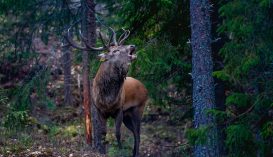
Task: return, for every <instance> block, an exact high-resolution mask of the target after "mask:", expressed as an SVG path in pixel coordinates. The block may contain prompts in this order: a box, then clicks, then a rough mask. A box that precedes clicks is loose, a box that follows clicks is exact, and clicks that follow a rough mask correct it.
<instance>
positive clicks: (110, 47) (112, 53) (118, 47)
mask: <svg viewBox="0 0 273 157" xmlns="http://www.w3.org/2000/svg"><path fill="white" fill-rule="evenodd" d="M78 22H79V21H78ZM78 22H76V23H74V24H73V25H71V26H70V27H69V28H68V31H67V35H66V36H65V37H66V39H67V41H68V43H69V44H70V45H71V46H72V47H74V48H77V49H80V50H85V51H106V52H103V53H101V54H99V55H98V58H99V60H100V61H101V62H105V63H108V64H111V65H113V66H115V67H119V68H122V69H120V70H122V71H124V72H126V73H127V72H128V68H129V65H130V64H131V63H132V61H133V60H135V59H136V58H137V56H136V54H135V50H136V48H135V45H123V43H124V41H125V40H126V39H127V38H128V37H129V35H130V31H129V30H125V29H122V30H123V34H122V35H121V36H120V37H119V39H118V40H117V38H116V32H115V31H114V30H113V29H112V28H111V27H109V31H110V33H111V35H110V39H109V40H108V43H107V44H106V42H105V40H104V39H103V37H102V34H101V32H99V38H100V40H101V42H102V44H103V46H102V47H93V46H91V45H90V44H89V43H88V40H87V39H86V38H85V37H83V35H82V34H81V32H80V31H79V35H80V38H81V41H82V42H83V45H84V46H81V45H80V44H77V43H76V42H75V41H74V40H73V39H72V35H71V29H72V27H73V26H74V25H76V24H77V23H78Z"/></svg>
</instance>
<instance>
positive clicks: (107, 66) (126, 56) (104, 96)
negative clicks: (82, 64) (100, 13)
mask: <svg viewBox="0 0 273 157" xmlns="http://www.w3.org/2000/svg"><path fill="white" fill-rule="evenodd" d="M110 30H111V32H112V35H111V38H110V40H109V42H108V44H107V45H106V44H105V42H104V40H103V39H102V35H101V34H99V37H100V39H101V40H102V43H103V45H104V46H103V47H99V48H94V47H92V46H90V45H88V43H87V42H85V41H86V39H84V38H83V37H82V40H83V41H84V43H85V45H86V46H85V47H82V46H79V45H77V44H76V43H75V42H74V41H73V40H72V39H71V35H70V29H68V34H67V39H68V41H69V43H70V44H71V45H72V46H73V47H75V48H78V49H82V50H92V51H103V50H107V53H101V54H100V55H98V57H99V59H100V61H101V65H100V67H99V69H98V71H97V74H96V76H95V79H94V81H93V91H92V98H93V102H94V104H95V106H96V108H97V110H98V113H99V117H100V121H101V124H102V125H103V126H102V127H101V130H100V132H101V134H102V136H103V137H104V138H105V135H106V120H107V118H109V117H113V118H115V127H116V138H117V142H118V145H119V147H120V148H121V142H120V136H121V135H120V127H121V124H122V122H123V123H124V124H125V126H126V127H127V128H128V129H129V130H131V131H132V132H133V134H134V150H133V157H138V156H139V143H140V122H141V117H142V114H143V110H144V106H145V103H146V101H147V98H148V94H147V93H148V92H147V89H146V88H145V87H144V85H143V84H142V83H141V82H140V81H138V80H137V79H134V78H132V77H127V73H128V69H129V66H130V64H131V62H132V61H133V60H135V59H136V54H135V46H134V45H123V43H124V41H125V40H126V39H127V38H128V36H129V34H130V32H129V31H127V30H124V33H123V34H122V35H121V36H120V38H119V40H118V41H117V40H116V33H115V32H114V31H113V29H112V28H110ZM112 41H113V42H112ZM104 138H103V139H104Z"/></svg>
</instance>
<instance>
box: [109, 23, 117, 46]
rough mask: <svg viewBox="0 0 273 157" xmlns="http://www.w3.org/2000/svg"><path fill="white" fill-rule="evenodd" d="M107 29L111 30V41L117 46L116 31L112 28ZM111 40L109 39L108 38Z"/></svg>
mask: <svg viewBox="0 0 273 157" xmlns="http://www.w3.org/2000/svg"><path fill="white" fill-rule="evenodd" d="M109 30H110V31H111V32H112V37H111V39H113V43H114V45H115V46H118V43H117V35H116V32H115V31H114V30H113V28H111V27H109ZM110 41H111V40H110Z"/></svg>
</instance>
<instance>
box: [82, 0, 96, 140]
mask: <svg viewBox="0 0 273 157" xmlns="http://www.w3.org/2000/svg"><path fill="white" fill-rule="evenodd" d="M90 3H94V2H93V0H83V3H82V8H83V9H84V10H83V21H82V32H83V35H84V37H85V38H86V39H87V40H88V42H89V44H91V45H94V44H95V42H96V34H95V33H94V30H95V29H96V25H95V24H94V21H92V16H93V17H94V16H95V15H94V13H93V12H92V13H90V11H89V10H90V9H88V7H90V6H89V4H90ZM90 16H91V17H90ZM88 53H89V52H88V51H83V54H82V66H83V74H82V75H83V76H82V79H83V108H84V114H85V132H86V142H87V144H90V145H91V141H92V123H91V114H90V109H91V108H90V104H91V92H90V79H89V54H88Z"/></svg>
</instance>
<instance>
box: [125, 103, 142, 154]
mask: <svg viewBox="0 0 273 157" xmlns="http://www.w3.org/2000/svg"><path fill="white" fill-rule="evenodd" d="M125 112H126V114H125V116H124V117H123V122H124V124H125V126H126V127H127V128H128V129H129V130H131V131H132V132H133V134H134V150H133V157H139V143H140V122H141V117H140V114H139V110H138V108H137V107H133V108H130V109H128V110H127V111H125Z"/></svg>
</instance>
